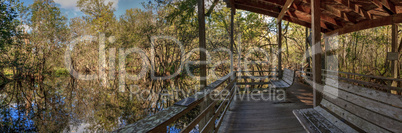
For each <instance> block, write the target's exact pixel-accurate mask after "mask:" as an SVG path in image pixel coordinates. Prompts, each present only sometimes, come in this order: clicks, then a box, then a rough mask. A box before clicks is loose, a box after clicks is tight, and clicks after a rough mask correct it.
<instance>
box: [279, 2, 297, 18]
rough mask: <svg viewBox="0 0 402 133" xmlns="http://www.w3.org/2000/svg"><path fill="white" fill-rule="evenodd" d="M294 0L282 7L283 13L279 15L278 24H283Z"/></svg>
mask: <svg viewBox="0 0 402 133" xmlns="http://www.w3.org/2000/svg"><path fill="white" fill-rule="evenodd" d="M293 1H294V0H286V3H285V5H284V6H283V7H282V10H281V12H280V13H279V16H278V22H281V20H282V18H283V16H284V15H285V13H286V11H288V9H289V7H290V6H291V5H292V4H293Z"/></svg>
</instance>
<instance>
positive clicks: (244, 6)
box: [236, 4, 330, 33]
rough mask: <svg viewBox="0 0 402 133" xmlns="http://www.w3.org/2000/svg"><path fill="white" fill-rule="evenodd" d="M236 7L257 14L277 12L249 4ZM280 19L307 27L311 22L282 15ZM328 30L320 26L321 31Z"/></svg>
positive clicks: (269, 14) (272, 14)
mask: <svg viewBox="0 0 402 133" xmlns="http://www.w3.org/2000/svg"><path fill="white" fill-rule="evenodd" d="M236 9H241V10H247V11H251V12H255V13H259V14H264V15H268V16H278V15H279V13H274V12H271V11H266V10H264V9H260V8H252V7H250V6H247V5H241V4H240V5H236ZM282 20H286V21H289V22H292V23H295V24H298V25H301V26H304V27H308V28H311V23H307V22H304V21H300V20H298V19H295V18H291V17H289V16H283V18H282ZM329 31H330V30H328V29H326V27H323V28H321V32H323V33H325V32H329Z"/></svg>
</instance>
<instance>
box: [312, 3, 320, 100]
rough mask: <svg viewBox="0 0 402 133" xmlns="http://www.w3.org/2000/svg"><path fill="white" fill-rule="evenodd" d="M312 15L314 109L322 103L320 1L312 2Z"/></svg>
mask: <svg viewBox="0 0 402 133" xmlns="http://www.w3.org/2000/svg"><path fill="white" fill-rule="evenodd" d="M311 15H312V21H311V22H312V23H311V27H312V28H311V30H312V51H313V52H312V56H313V88H314V91H313V95H314V107H316V106H318V105H319V104H320V101H321V95H320V92H319V91H318V90H320V89H319V87H320V85H321V83H322V82H321V52H322V49H321V26H320V22H321V20H320V18H321V9H320V0H311Z"/></svg>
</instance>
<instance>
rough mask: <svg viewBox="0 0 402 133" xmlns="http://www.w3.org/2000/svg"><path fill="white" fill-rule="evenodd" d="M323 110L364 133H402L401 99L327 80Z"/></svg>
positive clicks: (401, 97) (400, 97) (322, 104)
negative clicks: (401, 132)
mask: <svg viewBox="0 0 402 133" xmlns="http://www.w3.org/2000/svg"><path fill="white" fill-rule="evenodd" d="M325 84H326V85H325V86H324V88H323V100H322V101H321V106H322V107H324V108H326V109H328V110H329V111H331V112H333V113H334V114H336V115H338V116H339V117H341V118H342V119H344V120H345V121H347V122H348V123H349V124H352V125H354V126H352V127H357V128H359V129H361V130H363V131H365V132H390V131H391V132H400V131H402V123H401V121H402V96H401V95H394V94H390V93H386V92H381V91H377V90H373V89H369V88H365V87H361V86H357V85H352V84H348V83H344V82H341V81H338V80H334V79H329V78H327V79H326V81H325Z"/></svg>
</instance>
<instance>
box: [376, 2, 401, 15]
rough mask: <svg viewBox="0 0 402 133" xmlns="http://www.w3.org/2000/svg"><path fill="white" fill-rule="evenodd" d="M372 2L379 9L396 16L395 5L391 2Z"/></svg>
mask: <svg viewBox="0 0 402 133" xmlns="http://www.w3.org/2000/svg"><path fill="white" fill-rule="evenodd" d="M371 2H372V3H373V4H374V5H376V6H377V7H379V8H381V9H384V10H385V11H386V12H388V13H389V14H391V15H392V14H396V13H397V12H396V9H395V5H394V4H393V3H392V2H391V1H389V0H381V1H380V0H371Z"/></svg>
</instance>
